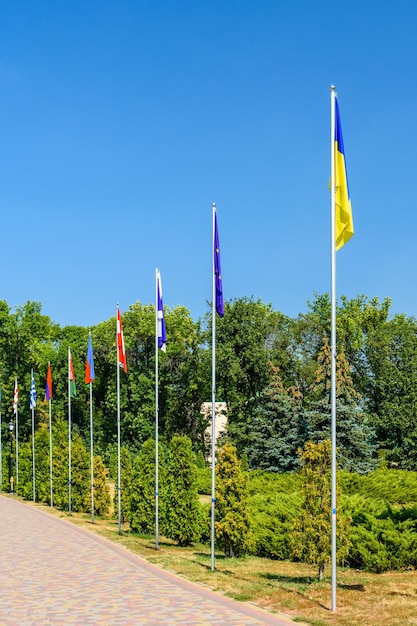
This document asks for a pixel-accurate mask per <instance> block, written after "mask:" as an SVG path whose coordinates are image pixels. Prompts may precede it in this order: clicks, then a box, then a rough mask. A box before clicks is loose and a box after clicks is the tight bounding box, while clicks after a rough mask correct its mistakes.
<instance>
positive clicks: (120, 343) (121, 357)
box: [116, 307, 127, 372]
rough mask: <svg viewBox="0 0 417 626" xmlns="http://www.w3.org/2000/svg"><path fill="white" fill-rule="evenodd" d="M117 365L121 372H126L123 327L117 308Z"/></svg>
mask: <svg viewBox="0 0 417 626" xmlns="http://www.w3.org/2000/svg"><path fill="white" fill-rule="evenodd" d="M116 330H117V363H118V365H119V366H120V367H123V370H124V371H125V372H127V361H126V353H125V342H124V339H123V326H122V317H121V315H120V310H119V307H117V326H116Z"/></svg>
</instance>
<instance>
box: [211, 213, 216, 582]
mask: <svg viewBox="0 0 417 626" xmlns="http://www.w3.org/2000/svg"><path fill="white" fill-rule="evenodd" d="M215 216H216V204H215V203H214V202H213V243H212V247H211V250H212V259H213V260H212V263H213V266H212V283H213V284H212V322H211V569H212V571H214V534H215V533H214V521H215V504H216V488H215V477H216V463H215V455H216V437H215V435H216V428H215V422H216V282H215V265H214V220H215Z"/></svg>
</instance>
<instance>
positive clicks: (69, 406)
mask: <svg viewBox="0 0 417 626" xmlns="http://www.w3.org/2000/svg"><path fill="white" fill-rule="evenodd" d="M70 359H71V352H70V349H69V346H68V513H69V514H70V515H71V508H72V502H71V498H72V493H71V492H72V489H71V488H72V467H71V375H70V367H71V365H70Z"/></svg>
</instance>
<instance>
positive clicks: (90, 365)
mask: <svg viewBox="0 0 417 626" xmlns="http://www.w3.org/2000/svg"><path fill="white" fill-rule="evenodd" d="M94 377H95V373H94V356H93V343H92V341H91V332H89V333H88V347H87V360H86V364H85V376H84V381H85V382H86V383H87V384H89V385H90V474H91V523H92V524H94V436H93V380H94Z"/></svg>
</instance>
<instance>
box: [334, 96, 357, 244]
mask: <svg viewBox="0 0 417 626" xmlns="http://www.w3.org/2000/svg"><path fill="white" fill-rule="evenodd" d="M334 189H335V213H336V214H335V243H336V250H340V248H342V247H343V246H344V245H345V243H347V242H348V241H349V239H350V238H351V237H352V235H353V233H354V229H353V217H352V205H351V202H350V195H349V185H348V178H347V171H346V159H345V148H344V145H343V136H342V125H341V122H340V111H339V104H338V102H337V98H335V137H334Z"/></svg>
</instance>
